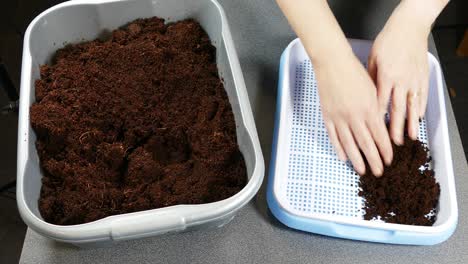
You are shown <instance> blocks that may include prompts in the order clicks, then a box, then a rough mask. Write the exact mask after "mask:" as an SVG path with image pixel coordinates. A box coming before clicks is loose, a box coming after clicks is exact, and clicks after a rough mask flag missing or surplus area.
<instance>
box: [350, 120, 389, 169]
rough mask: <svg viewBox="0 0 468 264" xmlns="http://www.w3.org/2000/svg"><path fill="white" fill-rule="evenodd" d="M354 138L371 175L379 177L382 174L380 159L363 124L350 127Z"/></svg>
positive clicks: (372, 140)
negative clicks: (364, 157)
mask: <svg viewBox="0 0 468 264" xmlns="http://www.w3.org/2000/svg"><path fill="white" fill-rule="evenodd" d="M352 130H353V135H354V138H355V139H356V142H357V143H358V145H359V148H360V149H361V150H362V152H363V153H364V155H365V156H366V159H367V163H368V164H369V166H370V168H371V170H372V173H373V174H374V175H375V176H377V177H380V176H382V173H383V164H382V160H381V159H380V155H379V151H378V150H377V147H376V146H375V142H374V139H373V138H372V135H371V133H370V132H369V129H368V128H367V126H366V124H365V123H363V122H359V123H355V124H353V127H352Z"/></svg>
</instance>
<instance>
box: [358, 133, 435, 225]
mask: <svg viewBox="0 0 468 264" xmlns="http://www.w3.org/2000/svg"><path fill="white" fill-rule="evenodd" d="M428 151H429V150H428V149H427V147H426V146H425V145H424V144H423V143H422V142H420V141H418V140H416V141H413V140H411V139H409V138H408V137H406V138H405V141H404V145H402V146H395V145H394V146H393V156H394V158H393V162H392V164H391V165H390V166H388V167H386V168H385V169H384V173H383V175H382V176H381V177H380V178H377V177H375V176H374V175H372V174H371V173H370V169H369V167H368V166H367V167H368V168H367V170H366V171H367V172H368V174H366V175H363V176H361V177H360V183H359V185H360V187H361V189H362V190H361V191H360V192H359V195H360V196H362V197H363V198H364V199H365V206H364V210H365V215H364V219H366V220H371V219H377V218H380V219H381V220H383V221H385V222H388V223H398V224H407V225H421V226H431V225H433V224H434V222H435V213H436V209H435V208H436V206H437V204H438V201H439V194H440V186H439V184H438V183H437V182H436V180H435V177H434V171H433V170H432V169H430V168H429V162H430V159H431V158H430V156H429V155H428Z"/></svg>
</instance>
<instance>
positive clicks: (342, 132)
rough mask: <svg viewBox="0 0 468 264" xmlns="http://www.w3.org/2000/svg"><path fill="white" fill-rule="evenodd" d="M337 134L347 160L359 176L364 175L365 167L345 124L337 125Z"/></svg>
mask: <svg viewBox="0 0 468 264" xmlns="http://www.w3.org/2000/svg"><path fill="white" fill-rule="evenodd" d="M337 133H338V138H339V140H340V142H341V144H342V146H343V149H344V150H345V151H346V154H347V155H348V157H349V159H350V160H351V162H352V163H353V167H354V170H356V172H357V173H359V174H360V175H363V174H365V173H366V166H365V164H364V160H363V159H362V156H361V153H360V152H359V148H358V147H357V145H356V142H355V141H354V138H353V135H352V134H351V130H350V129H349V127H348V126H347V125H346V124H342V125H338V124H337Z"/></svg>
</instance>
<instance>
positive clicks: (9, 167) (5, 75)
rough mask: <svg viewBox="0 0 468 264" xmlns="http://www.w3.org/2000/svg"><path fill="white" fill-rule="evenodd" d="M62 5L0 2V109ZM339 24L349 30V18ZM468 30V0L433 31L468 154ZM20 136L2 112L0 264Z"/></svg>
mask: <svg viewBox="0 0 468 264" xmlns="http://www.w3.org/2000/svg"><path fill="white" fill-rule="evenodd" d="M272 1H273V0H272ZM60 2H64V1H60V0H2V1H0V107H3V106H4V105H6V104H8V103H9V102H11V101H15V100H17V99H18V92H19V87H20V72H21V56H22V41H23V34H24V32H25V30H26V28H27V26H28V25H29V23H30V22H31V20H32V19H33V18H34V17H35V16H37V15H38V14H39V13H41V12H42V11H44V10H45V9H47V8H48V7H51V6H53V5H55V4H58V3H60ZM337 15H338V14H337ZM341 22H342V24H343V26H344V27H345V26H346V16H345V18H344V21H343V20H342V21H341ZM467 28H468V1H466V0H452V1H451V2H450V3H449V5H448V6H447V8H446V9H445V10H444V11H443V13H442V14H441V16H440V17H439V19H438V20H437V23H436V25H435V26H434V29H433V31H432V33H433V37H434V40H435V43H436V46H437V50H438V53H439V57H440V61H441V64H442V68H443V70H444V75H445V79H446V82H447V88H448V89H449V94H450V95H451V102H452V106H453V109H454V112H455V116H456V119H457V124H458V128H459V130H460V134H461V137H462V141H463V145H464V149H465V154H467V149H468V89H466V85H467V83H468V57H459V56H457V55H456V53H455V51H456V49H457V46H458V45H459V43H460V41H461V39H462V38H463V34H464V32H465V31H466V30H467ZM16 133H17V115H16V113H14V112H13V113H8V114H0V245H2V246H1V247H0V263H17V262H18V260H19V256H20V253H21V248H22V244H23V239H24V235H25V232H26V226H25V225H24V223H23V222H22V221H21V218H20V217H19V215H18V213H17V209H16V200H15V179H16Z"/></svg>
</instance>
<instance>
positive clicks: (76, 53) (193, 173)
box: [30, 17, 247, 225]
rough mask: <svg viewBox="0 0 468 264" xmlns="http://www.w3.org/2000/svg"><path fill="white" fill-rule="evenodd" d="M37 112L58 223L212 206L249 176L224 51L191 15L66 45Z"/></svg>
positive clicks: (47, 203)
mask: <svg viewBox="0 0 468 264" xmlns="http://www.w3.org/2000/svg"><path fill="white" fill-rule="evenodd" d="M30 118H31V124H32V127H33V129H34V131H35V132H36V135H37V142H36V146H37V151H38V154H39V158H40V164H41V168H42V173H43V178H42V189H41V194H40V199H39V210H40V213H41V215H42V217H43V218H44V219H45V220H46V221H47V222H49V223H53V224H59V225H72V224H81V223H87V222H91V221H94V220H97V219H101V218H104V217H107V216H110V215H116V214H123V213H130V212H135V211H141V210H148V209H154V208H160V207H166V206H171V205H177V204H201V203H209V202H215V201H219V200H222V199H225V198H228V197H230V196H232V195H234V194H236V193H237V192H239V191H240V190H241V189H242V188H243V187H244V186H245V185H246V182H247V173H246V167H245V163H244V159H243V156H242V154H241V152H240V151H239V147H238V144H237V138H236V124H235V121H234V116H233V113H232V109H231V105H230V103H229V100H228V97H227V94H226V92H225V90H224V87H223V83H222V82H221V80H220V77H219V76H218V69H217V65H216V50H215V47H214V46H212V45H211V42H210V39H209V37H208V35H207V34H206V33H205V31H204V30H203V29H202V27H201V26H200V25H199V24H198V23H197V22H195V21H193V20H184V21H180V22H176V23H172V24H165V23H164V20H163V19H160V18H156V17H154V18H149V19H138V20H135V21H133V22H131V23H130V24H128V25H126V26H124V27H122V28H120V29H117V30H115V31H113V32H112V34H111V37H110V39H108V40H104V41H103V40H94V41H90V42H85V43H81V44H73V45H69V46H67V47H65V48H63V49H60V50H58V51H57V52H56V54H55V56H54V59H53V61H52V63H51V64H50V65H42V66H41V69H40V79H39V80H37V81H36V103H34V104H33V105H32V106H31V110H30Z"/></svg>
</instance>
